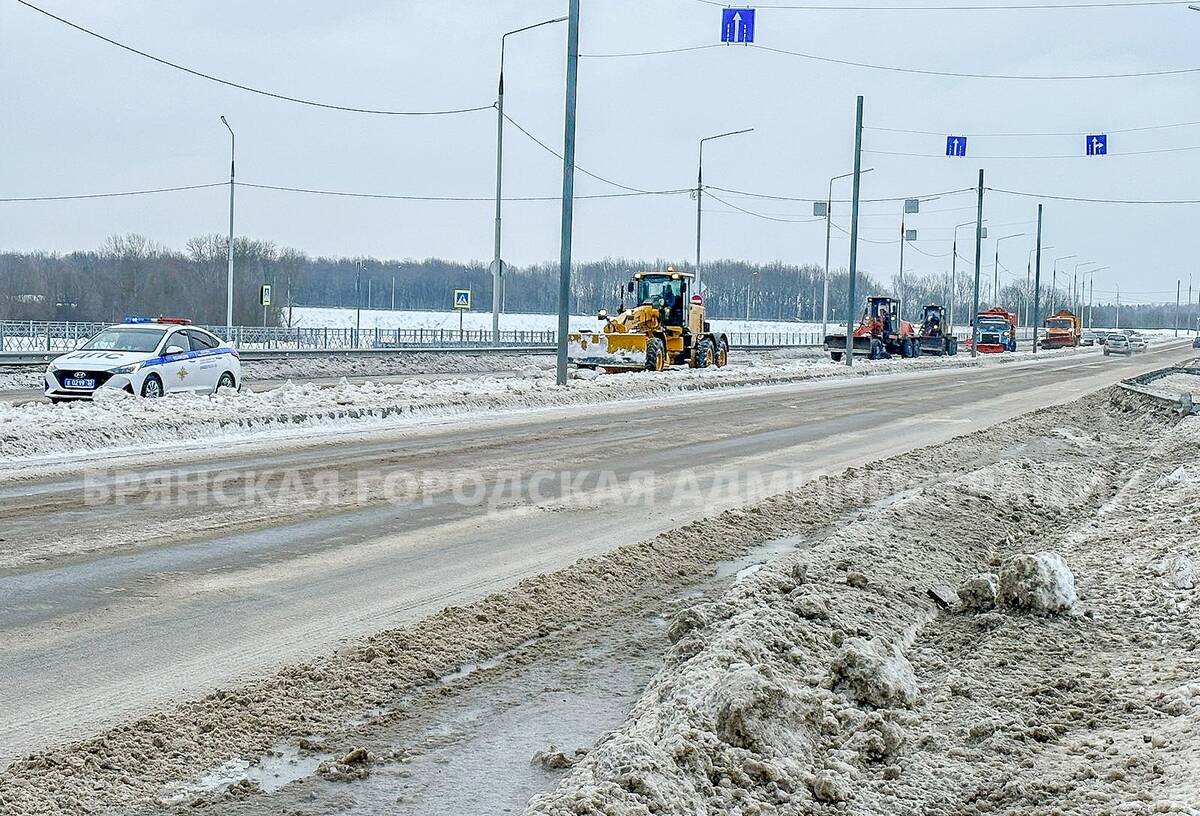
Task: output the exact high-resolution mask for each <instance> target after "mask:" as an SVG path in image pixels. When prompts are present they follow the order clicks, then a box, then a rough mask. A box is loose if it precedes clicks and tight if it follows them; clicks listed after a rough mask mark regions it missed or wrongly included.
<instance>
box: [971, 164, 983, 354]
mask: <svg viewBox="0 0 1200 816" xmlns="http://www.w3.org/2000/svg"><path fill="white" fill-rule="evenodd" d="M982 261H983V168H980V170H979V209H978V211H977V214H976V216H975V308H974V310H973V311H972V312H971V356H972V357H978V356H979V333H978V327H977V326H976V325H975V324H976V323H977V322H978V319H979V270H980V266H981V263H982Z"/></svg>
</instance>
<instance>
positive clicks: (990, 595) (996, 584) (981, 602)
mask: <svg viewBox="0 0 1200 816" xmlns="http://www.w3.org/2000/svg"><path fill="white" fill-rule="evenodd" d="M999 591H1000V578H999V576H997V575H996V573H994V572H981V573H979V574H978V575H973V576H971V577H970V578H968V579H967V580H966V581H964V582H963V583H962V585H961V586H959V588H958V600H959V602H960V604H961V606H960V608H961V609H962V610H963V611H965V612H987V611H988V610H991V609H995V608H996V596H997V595H998V594H999Z"/></svg>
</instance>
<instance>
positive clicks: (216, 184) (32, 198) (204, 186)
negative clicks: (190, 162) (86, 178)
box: [0, 181, 229, 203]
mask: <svg viewBox="0 0 1200 816" xmlns="http://www.w3.org/2000/svg"><path fill="white" fill-rule="evenodd" d="M228 185H229V182H227V181H216V182H213V183H212V184H189V185H187V186H184V187H158V188H156V189H153V190H124V191H121V192H117V193H79V194H75V195H50V196H24V197H17V198H0V203H15V202H23V201H80V200H83V199H89V198H124V197H126V196H143V195H157V194H159V193H180V192H184V191H186V190H206V189H208V188H210V187H226V186H228Z"/></svg>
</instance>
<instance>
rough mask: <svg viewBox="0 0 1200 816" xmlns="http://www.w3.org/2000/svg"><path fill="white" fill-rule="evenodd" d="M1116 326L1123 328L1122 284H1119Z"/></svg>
mask: <svg viewBox="0 0 1200 816" xmlns="http://www.w3.org/2000/svg"><path fill="white" fill-rule="evenodd" d="M1115 328H1118V329H1119V328H1121V284H1119V283H1118V284H1117V325H1116V327H1115Z"/></svg>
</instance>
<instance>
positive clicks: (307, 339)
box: [0, 320, 821, 352]
mask: <svg viewBox="0 0 1200 816" xmlns="http://www.w3.org/2000/svg"><path fill="white" fill-rule="evenodd" d="M108 325H111V324H109V323H96V322H68V321H44V320H43V321H38V320H0V352H53V351H70V350H71V349H73V348H75V346H76V344H77V343H78V342H79V341H80V340H84V339H86V338H88V337H91V336H92V335H94V334H95V333H96V332H98V331H100V330H101V329H103V328H105V327H106V326H108ZM200 328H202V329H206V330H208V331H210V332H212V333H213V334H215V335H217V336H219V337H222V338H225V339H228V340H231V341H232V342H233V344H234V345H235V346H237V347H238V348H239V349H247V350H249V349H285V348H286V349H314V350H317V349H319V350H340V349H398V348H407V347H429V346H436V347H440V348H448V347H452V346H491V345H495V344H496V343H497V342H498V343H499V344H500V345H505V346H549V345H554V343H555V337H556V336H557V332H554V331H535V330H515V331H514V330H509V331H501V332H500V333H499V337H498V338H496V337H493V334H492V332H491V331H489V330H481V329H464V330H461V331H460V330H458V329H403V328H398V329H381V328H369V329H351V328H345V329H343V328H313V327H300V326H297V327H292V328H285V327H282V326H266V327H262V326H234V327H232V328H231V329H230V328H227V327H225V326H200ZM728 334H729V341H730V345H732V346H741V347H763V346H776V347H779V346H816V345H820V343H821V337H820V335H819V333H817V332H811V331H809V332H801V331H796V332H734V333H728Z"/></svg>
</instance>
